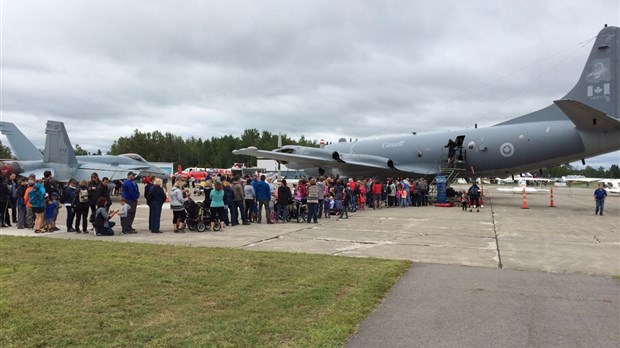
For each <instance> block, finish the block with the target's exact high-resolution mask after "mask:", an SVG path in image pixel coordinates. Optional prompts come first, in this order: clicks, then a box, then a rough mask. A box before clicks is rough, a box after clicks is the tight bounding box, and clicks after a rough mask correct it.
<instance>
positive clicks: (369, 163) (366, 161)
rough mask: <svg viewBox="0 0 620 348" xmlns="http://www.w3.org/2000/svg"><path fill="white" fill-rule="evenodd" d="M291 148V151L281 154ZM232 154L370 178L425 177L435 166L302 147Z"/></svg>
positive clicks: (249, 148) (240, 150)
mask: <svg viewBox="0 0 620 348" xmlns="http://www.w3.org/2000/svg"><path fill="white" fill-rule="evenodd" d="M291 149H294V150H295V151H294V152H284V151H288V150H291ZM233 154H235V155H247V156H253V157H257V158H268V159H274V160H278V161H282V162H284V163H286V164H287V166H288V167H289V168H297V169H304V168H316V167H322V168H334V169H339V170H341V171H343V172H347V173H352V174H353V173H358V174H361V173H364V171H366V170H369V171H370V170H371V171H372V173H374V174H373V175H385V176H389V175H394V174H402V175H406V174H429V173H436V172H437V168H436V166H432V165H428V166H417V165H395V164H394V163H393V161H392V160H391V159H389V158H385V157H381V156H374V155H366V154H347V153H343V154H341V153H338V152H337V151H331V150H328V149H320V148H311V147H303V146H287V147H284V148H282V149H280V150H274V151H265V150H259V149H257V148H256V147H253V146H251V147H248V148H244V149H239V150H234V151H233Z"/></svg>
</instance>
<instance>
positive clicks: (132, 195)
mask: <svg viewBox="0 0 620 348" xmlns="http://www.w3.org/2000/svg"><path fill="white" fill-rule="evenodd" d="M135 179H136V173H134V172H129V173H127V179H125V181H123V192H122V193H121V195H122V196H123V198H124V199H125V202H126V203H127V204H128V205H129V212H128V213H127V227H128V228H129V231H127V232H125V233H135V232H136V230H135V229H134V228H133V220H134V219H135V218H136V208H137V206H138V198H140V191H139V190H138V185H136V183H135V182H134V180H135Z"/></svg>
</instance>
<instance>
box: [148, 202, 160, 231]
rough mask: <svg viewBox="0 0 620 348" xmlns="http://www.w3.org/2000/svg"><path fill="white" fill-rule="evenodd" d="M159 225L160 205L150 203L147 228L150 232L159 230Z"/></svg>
mask: <svg viewBox="0 0 620 348" xmlns="http://www.w3.org/2000/svg"><path fill="white" fill-rule="evenodd" d="M160 226H161V205H160V204H158V203H152V205H151V206H150V209H149V228H150V230H151V232H157V231H159V228H160Z"/></svg>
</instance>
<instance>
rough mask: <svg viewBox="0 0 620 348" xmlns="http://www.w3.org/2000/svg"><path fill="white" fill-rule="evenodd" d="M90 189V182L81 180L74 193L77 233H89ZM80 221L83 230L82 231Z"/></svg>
mask: <svg viewBox="0 0 620 348" xmlns="http://www.w3.org/2000/svg"><path fill="white" fill-rule="evenodd" d="M90 195H91V193H90V191H89V190H88V182H87V181H86V180H82V181H80V185H79V186H78V188H77V189H76V190H75V193H74V194H73V200H72V201H71V203H72V208H73V209H72V210H73V212H74V214H75V233H88V230H87V226H88V210H89V209H90ZM80 222H81V223H82V230H81V231H80Z"/></svg>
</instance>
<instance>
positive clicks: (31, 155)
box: [0, 121, 168, 183]
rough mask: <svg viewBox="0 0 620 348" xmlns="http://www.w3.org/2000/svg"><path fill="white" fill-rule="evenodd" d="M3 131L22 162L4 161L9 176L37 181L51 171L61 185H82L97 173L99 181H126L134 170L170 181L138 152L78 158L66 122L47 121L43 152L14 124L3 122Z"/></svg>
mask: <svg viewBox="0 0 620 348" xmlns="http://www.w3.org/2000/svg"><path fill="white" fill-rule="evenodd" d="M0 132H1V133H2V134H4V135H6V137H7V139H8V141H9V145H10V146H11V149H12V150H13V153H14V155H15V157H16V158H17V159H18V160H17V161H12V160H9V161H3V162H0V171H1V172H2V173H3V174H5V175H8V174H11V173H15V174H21V175H29V174H31V173H32V174H35V175H36V176H37V178H42V177H43V172H44V171H46V170H49V171H51V172H52V177H53V178H54V180H55V181H58V182H61V183H64V182H68V181H69V179H71V178H75V179H76V180H78V182H79V181H80V180H87V181H88V180H90V175H91V174H92V173H93V172H97V174H98V175H99V178H103V177H108V178H109V179H110V180H117V179H119V180H120V179H125V178H126V177H127V174H128V173H129V172H131V171H133V172H136V173H138V175H139V176H156V177H159V178H162V179H167V178H168V173H166V171H164V170H163V169H161V168H159V167H157V166H155V165H153V164H151V163H149V162H147V161H146V160H144V158H142V157H141V156H140V155H138V154H134V153H128V154H123V155H119V156H75V153H74V151H73V147H72V146H71V141H70V140H69V136H68V135H67V131H66V130H65V125H64V124H63V123H62V122H57V121H47V128H46V129H45V134H46V135H47V136H46V139H45V149H44V150H43V153H41V152H40V151H39V150H37V148H36V147H35V146H34V144H32V142H30V140H28V138H26V136H24V134H23V133H22V132H21V131H20V130H19V129H18V128H17V127H16V126H15V125H14V124H13V123H10V122H0Z"/></svg>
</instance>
